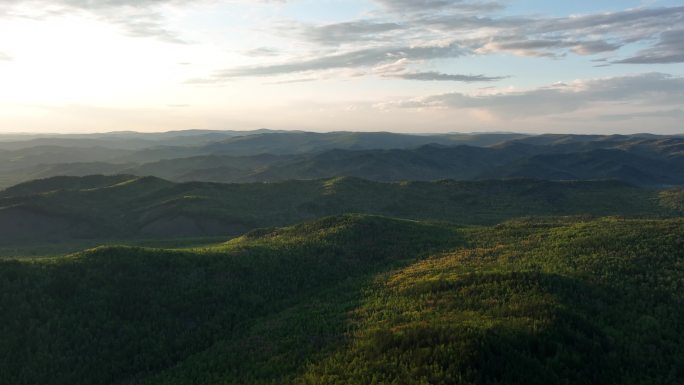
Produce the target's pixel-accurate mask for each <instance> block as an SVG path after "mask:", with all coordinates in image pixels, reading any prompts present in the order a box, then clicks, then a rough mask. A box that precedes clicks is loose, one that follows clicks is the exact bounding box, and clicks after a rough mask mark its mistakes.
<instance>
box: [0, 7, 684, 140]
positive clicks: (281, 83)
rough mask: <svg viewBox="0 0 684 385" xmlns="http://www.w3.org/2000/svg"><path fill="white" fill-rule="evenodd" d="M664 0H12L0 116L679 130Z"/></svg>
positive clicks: (115, 124) (63, 123)
mask: <svg viewBox="0 0 684 385" xmlns="http://www.w3.org/2000/svg"><path fill="white" fill-rule="evenodd" d="M683 39H684V6H682V3H681V2H680V1H675V0H660V1H658V0H655V1H641V0H620V1H617V0H610V1H603V2H591V1H587V0H582V1H575V2H572V3H570V4H566V3H562V4H559V3H556V2H545V1H525V2H523V1H515V0H510V1H508V0H507V1H504V0H500V1H469V0H420V1H407V0H329V1H314V0H289V1H288V0H277V1H276V0H259V1H247V0H201V1H186V0H145V1H133V0H108V1H84V0H9V1H4V2H2V3H0V82H1V84H2V85H3V86H2V88H0V133H7V134H17V133H27V134H34V133H35V134H43V133H48V134H49V133H71V134H77V133H91V132H92V133H104V132H111V131H138V132H166V131H178V130H186V129H208V130H236V131H243V130H254V129H261V128H263V127H267V128H268V129H273V130H302V131H312V132H330V131H365V132H368V131H373V132H376V131H386V132H398V133H417V134H424V133H447V132H462V133H465V132H471V133H476V132H522V133H529V134H540V133H576V134H634V133H644V132H647V133H655V134H682V132H683V131H682V128H681V121H682V118H684V65H683V64H682V63H684V44H682V41H683Z"/></svg>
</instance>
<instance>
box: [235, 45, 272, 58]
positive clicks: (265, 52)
mask: <svg viewBox="0 0 684 385" xmlns="http://www.w3.org/2000/svg"><path fill="white" fill-rule="evenodd" d="M242 54H243V55H245V56H251V57H272V56H278V55H279V54H280V51H279V50H277V49H275V48H269V47H257V48H253V49H250V50H247V51H243V52H242Z"/></svg>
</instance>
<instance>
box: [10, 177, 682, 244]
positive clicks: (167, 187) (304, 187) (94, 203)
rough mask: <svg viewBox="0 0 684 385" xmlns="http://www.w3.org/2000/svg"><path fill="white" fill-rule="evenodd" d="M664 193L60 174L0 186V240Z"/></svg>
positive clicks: (553, 205)
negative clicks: (189, 180)
mask: <svg viewBox="0 0 684 385" xmlns="http://www.w3.org/2000/svg"><path fill="white" fill-rule="evenodd" d="M657 194H658V192H657V191H655V190H648V189H641V188H637V187H633V186H630V185H626V184H624V183H621V182H615V181H596V182H547V181H538V180H525V179H519V180H506V181H478V182H457V181H440V182H402V183H380V182H372V181H367V180H362V179H355V178H335V179H325V180H312V181H288V182H280V183H268V184H262V183H255V184H218V183H199V182H193V183H179V184H177V183H172V182H168V181H165V180H163V179H158V178H153V177H133V176H113V177H98V176H91V177H86V178H65V177H59V178H53V179H47V180H40V181H33V182H29V183H26V184H21V185H18V186H15V187H12V188H10V189H8V190H5V191H3V192H0V230H2V231H0V242H3V243H5V244H7V243H12V242H13V243H22V242H29V243H30V242H38V241H49V240H56V239H61V240H64V239H82V238H97V239H129V238H141V237H143V238H144V237H147V238H162V237H163V238H168V237H196V236H212V235H234V234H240V233H243V232H245V231H247V230H250V229H254V228H259V227H269V226H282V225H287V224H292V223H296V222H299V221H303V220H307V219H313V218H317V217H321V216H326V215H336V214H343V213H349V212H356V213H368V214H379V215H388V216H395V217H401V218H408V219H431V220H442V221H448V222H452V223H458V224H493V223H497V222H500V221H502V220H506V219H509V218H514V217H519V216H529V215H542V216H547V215H595V216H601V215H625V216H657V215H664V214H668V213H670V212H671V211H672V209H670V208H666V207H662V206H659V203H658V196H657Z"/></svg>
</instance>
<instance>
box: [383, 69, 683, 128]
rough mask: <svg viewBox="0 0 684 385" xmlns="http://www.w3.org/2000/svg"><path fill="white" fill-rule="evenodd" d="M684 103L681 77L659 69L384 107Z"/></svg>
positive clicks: (506, 108) (534, 111)
mask: <svg viewBox="0 0 684 385" xmlns="http://www.w3.org/2000/svg"><path fill="white" fill-rule="evenodd" d="M618 103H620V104H625V103H632V104H635V105H640V106H656V107H662V106H666V105H669V106H684V78H683V77H675V76H672V75H667V74H662V73H647V74H640V75H632V76H622V77H612V78H604V79H595V80H584V81H575V82H572V83H558V84H553V85H550V86H546V87H541V88H535V89H530V90H522V91H516V90H513V91H509V90H504V91H492V90H487V92H486V93H484V94H479V95H478V94H471V95H468V94H463V93H456V92H454V93H448V94H441V95H434V96H429V97H425V98H420V99H413V100H406V101H399V102H394V103H390V104H385V105H383V107H392V106H393V107H403V108H447V109H482V110H487V111H489V112H491V113H493V114H496V115H497V116H500V117H508V118H523V117H529V116H546V115H556V114H565V113H570V112H574V111H577V110H581V109H587V108H591V107H595V106H597V105H603V104H618Z"/></svg>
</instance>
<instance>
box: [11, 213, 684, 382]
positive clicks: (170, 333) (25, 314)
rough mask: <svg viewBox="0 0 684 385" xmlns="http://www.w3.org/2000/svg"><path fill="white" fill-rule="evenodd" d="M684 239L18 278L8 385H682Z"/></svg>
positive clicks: (276, 239) (356, 226)
mask: <svg viewBox="0 0 684 385" xmlns="http://www.w3.org/2000/svg"><path fill="white" fill-rule="evenodd" d="M683 274H684V222H683V221H682V219H670V220H624V219H617V218H606V219H598V220H582V219H570V218H559V219H552V218H549V219H547V220H516V221H512V222H507V223H504V224H500V225H497V226H494V227H450V226H446V225H437V224H429V223H420V222H413V221H405V220H394V219H388V218H382V217H373V216H361V215H346V216H341V217H332V218H326V219H322V220H318V221H315V222H311V223H306V224H302V225H298V226H294V227H290V228H284V229H276V230H260V231H256V232H252V233H250V234H248V235H245V236H243V237H241V238H237V239H235V240H233V241H230V242H228V243H227V244H223V245H217V246H214V247H209V248H203V249H192V250H190V249H189V250H181V251H169V250H162V249H140V248H127V247H113V248H112V247H110V248H99V249H94V250H90V251H86V252H83V253H79V254H75V255H71V256H67V257H61V258H54V259H36V260H21V261H12V260H8V261H5V262H0V293H1V294H0V308H2V309H3V312H0V383H3V384H16V385H22V384H46V385H49V384H138V385H143V384H150V385H151V384H240V385H249V384H298V385H302V384H364V385H365V384H550V383H554V384H616V385H617V384H679V383H682V381H684V366H683V365H682V364H683V363H684V340H683V338H684V326H683V325H684V306H682V305H684V296H683V295H682V293H684V291H682V289H684V287H683V283H682V280H681V277H682V276H683Z"/></svg>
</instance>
